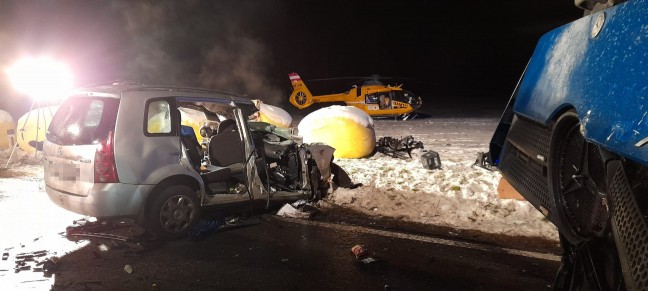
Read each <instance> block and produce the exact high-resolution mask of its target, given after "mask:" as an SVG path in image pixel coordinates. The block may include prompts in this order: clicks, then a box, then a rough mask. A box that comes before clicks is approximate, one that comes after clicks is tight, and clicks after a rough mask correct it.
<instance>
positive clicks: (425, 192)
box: [324, 118, 558, 240]
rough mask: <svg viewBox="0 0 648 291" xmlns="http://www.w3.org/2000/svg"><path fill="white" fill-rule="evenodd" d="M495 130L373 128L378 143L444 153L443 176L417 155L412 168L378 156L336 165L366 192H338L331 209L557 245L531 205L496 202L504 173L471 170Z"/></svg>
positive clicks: (425, 123) (433, 124)
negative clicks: (401, 141) (407, 143)
mask: <svg viewBox="0 0 648 291" xmlns="http://www.w3.org/2000/svg"><path fill="white" fill-rule="evenodd" d="M497 122H498V119H497V118H427V119H418V120H409V121H394V120H376V121H375V124H374V127H375V130H376V138H377V139H378V138H379V137H383V136H391V137H395V138H401V137H405V136H407V135H412V136H413V137H414V139H415V140H417V141H422V142H423V145H424V147H425V150H434V151H436V152H438V153H439V155H440V157H441V162H442V165H443V168H442V169H440V170H427V169H425V168H423V166H422V164H421V162H420V159H419V157H420V155H421V154H422V152H421V151H419V150H415V151H414V152H413V158H412V159H409V160H401V159H397V158H393V157H389V156H386V155H383V154H380V153H378V154H376V155H374V156H373V157H370V158H366V159H336V160H335V162H336V163H337V164H338V165H340V166H341V167H342V168H343V169H344V170H345V171H347V172H348V173H349V175H350V176H351V178H352V180H353V181H354V182H355V183H362V184H363V186H362V187H359V188H356V189H343V188H339V189H338V190H337V191H336V192H334V193H333V194H331V195H330V196H328V197H327V198H326V201H328V202H331V203H333V204H337V205H340V206H343V207H347V208H350V209H353V210H356V211H360V212H362V213H365V214H368V215H376V216H385V217H391V218H396V219H402V220H405V221H412V222H419V223H426V224H435V225H441V226H448V227H453V228H458V229H474V230H480V231H483V232H487V233H495V234H505V235H511V236H529V237H542V238H546V239H551V240H558V232H557V230H556V228H555V227H554V226H553V225H552V224H550V223H549V222H548V221H547V220H545V219H544V217H543V216H542V214H541V213H540V212H539V211H537V210H536V209H535V208H534V207H533V206H532V205H531V204H530V203H528V202H526V201H517V200H512V199H499V198H498V195H497V186H498V184H499V181H500V178H501V175H500V173H499V172H497V171H492V172H491V171H488V170H485V169H483V168H480V167H477V166H472V165H473V163H474V162H475V160H476V158H477V154H478V153H479V152H486V151H488V143H489V141H490V138H491V135H492V133H493V131H494V129H495V127H496V126H497ZM324 205H325V203H324Z"/></svg>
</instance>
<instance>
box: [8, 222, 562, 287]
mask: <svg viewBox="0 0 648 291" xmlns="http://www.w3.org/2000/svg"><path fill="white" fill-rule="evenodd" d="M258 222H259V223H258V224H255V225H251V226H247V227H242V228H237V229H230V230H227V231H221V232H217V233H214V234H212V235H210V236H208V237H206V238H205V239H203V240H201V241H197V242H193V241H189V240H179V241H174V242H168V243H164V244H156V243H154V244H152V245H147V244H144V245H142V244H133V243H121V242H118V241H111V240H105V239H93V240H92V241H91V242H90V243H88V244H87V245H85V246H83V247H81V248H80V249H78V250H75V251H72V252H70V253H68V254H65V255H63V256H61V258H60V262H59V263H58V265H57V269H56V271H55V272H54V274H53V276H52V277H51V278H50V279H48V280H45V279H44V278H43V277H42V273H38V272H32V271H23V272H21V273H18V274H16V273H7V274H5V275H3V276H4V277H11V276H18V275H21V276H25V274H26V273H27V274H29V273H30V272H31V276H32V278H31V279H23V281H21V282H17V283H16V285H14V287H17V288H18V289H27V287H29V288H32V287H34V286H40V287H36V288H45V287H47V285H48V284H53V285H54V287H53V288H52V289H53V290H147V289H149V290H223V289H225V290H232V289H235V290H504V289H510V290H547V289H549V287H550V284H551V282H552V277H553V274H554V273H555V270H556V269H557V267H558V262H557V261H555V259H556V257H555V256H552V255H545V254H541V253H533V252H524V251H516V250H511V249H506V248H499V247H494V246H487V245H480V244H475V243H465V242H461V241H454V240H449V239H440V238H434V237H428V236H421V235H408V234H402V233H398V232H392V231H384V230H378V229H374V228H366V227H362V226H352V225H340V224H333V223H328V222H310V221H307V220H306V221H303V220H294V219H282V218H277V217H273V216H268V215H266V216H262V217H260V218H259V219H258ZM60 239H62V240H64V239H65V238H62V237H60ZM356 244H363V245H364V246H365V248H366V249H367V250H368V256H369V257H372V258H374V259H376V260H377V261H376V262H373V263H369V264H365V263H363V262H361V261H358V260H357V259H356V258H355V256H354V255H353V254H352V252H351V248H352V247H353V246H354V245H356ZM126 265H129V266H130V267H131V268H132V272H131V273H128V272H126V271H125V270H124V269H125V266H126ZM5 273H6V272H5ZM39 277H40V278H41V279H39ZM0 278H2V277H0ZM43 290H46V289H43Z"/></svg>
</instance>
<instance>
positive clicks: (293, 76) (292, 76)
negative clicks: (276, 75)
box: [288, 73, 301, 82]
mask: <svg viewBox="0 0 648 291" xmlns="http://www.w3.org/2000/svg"><path fill="white" fill-rule="evenodd" d="M288 78H290V81H293V82H296V81H301V78H300V77H299V75H297V73H292V74H288Z"/></svg>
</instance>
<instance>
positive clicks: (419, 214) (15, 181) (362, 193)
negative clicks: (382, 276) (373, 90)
mask: <svg viewBox="0 0 648 291" xmlns="http://www.w3.org/2000/svg"><path fill="white" fill-rule="evenodd" d="M497 121H498V120H497V118H494V117H493V118H484V117H474V118H426V119H417V120H409V121H394V120H376V121H375V123H374V127H375V130H376V137H377V138H379V137H383V136H391V137H395V138H401V137H405V136H407V135H412V136H413V137H414V139H415V140H417V141H421V142H423V145H424V147H425V150H434V151H437V152H438V153H439V155H440V157H441V162H442V164H443V168H442V169H440V170H427V169H424V168H423V166H422V165H421V163H420V160H419V157H420V155H421V154H422V152H421V151H420V150H415V151H414V152H413V156H414V157H413V159H409V160H401V159H397V158H393V157H389V156H385V155H383V154H380V153H379V154H376V155H374V156H373V157H370V158H365V159H336V161H335V162H336V163H337V164H339V165H340V166H341V167H342V168H343V169H344V170H345V171H347V172H348V173H349V174H350V176H351V178H352V179H353V181H354V182H355V183H362V184H363V186H362V187H359V188H356V189H343V188H339V189H337V191H336V192H334V193H333V194H331V195H329V196H328V197H327V198H326V202H328V203H333V204H336V205H340V206H342V207H345V208H350V209H352V210H356V211H359V212H362V213H365V214H368V215H374V216H384V217H391V218H396V219H401V220H404V221H411V222H419V223H425V224H434V225H440V226H448V227H453V228H457V229H474V230H479V231H483V232H488V233H495V234H506V235H511V236H529V237H542V238H546V239H551V240H557V239H558V232H557V230H556V228H555V227H554V226H553V225H552V224H550V223H549V222H548V221H546V220H545V219H544V217H543V216H542V215H541V214H540V212H539V211H537V210H536V209H535V208H534V207H533V206H531V204H529V203H528V202H526V201H517V200H509V199H506V200H502V199H499V198H498V197H497V186H498V184H499V181H500V178H501V175H500V174H499V173H498V172H497V171H492V172H491V171H488V170H485V169H482V168H480V167H473V166H472V165H473V163H474V162H475V159H476V157H477V153H478V152H485V151H487V150H488V149H487V147H488V142H489V141H490V137H491V134H492V132H493V130H494V129H495V127H496V125H497ZM9 153H10V151H8V150H4V151H0V156H2V157H1V158H0V161H2V165H0V167H4V163H5V162H6V159H7V158H8V156H9ZM16 155H17V156H15V157H14V158H13V159H12V161H14V162H16V163H15V164H14V165H13V166H12V167H11V169H10V170H8V171H4V172H3V173H2V172H0V174H2V175H0V202H3V203H0V206H2V205H6V206H7V207H10V208H11V209H4V210H5V211H1V212H0V218H3V219H1V220H0V221H4V223H2V224H0V226H2V229H3V230H6V231H3V232H5V234H7V232H9V230H10V229H12V223H11V221H12V220H14V219H38V221H43V220H42V218H43V216H47V217H57V218H61V220H62V221H61V222H63V221H64V223H63V224H62V225H69V224H70V222H71V221H72V220H73V219H74V218H80V215H74V214H72V213H70V212H67V211H65V210H62V209H60V208H59V207H56V205H54V204H53V203H51V202H50V201H49V199H48V198H47V197H46V196H45V193H43V192H44V191H42V190H43V189H42V188H41V189H39V188H40V187H43V185H42V180H41V181H40V182H39V180H40V179H39V178H40V177H42V167H40V166H39V165H38V164H36V165H30V163H29V161H30V160H33V157H31V156H33V154H30V155H27V154H25V153H24V152H21V151H19V150H18V151H17V153H16ZM21 160H22V161H23V162H22V163H21V162H18V161H21ZM15 176H19V177H15ZM37 184H41V185H37ZM39 186H40V187H39ZM16 191H17V192H25V193H27V194H29V195H30V196H33V200H31V201H33V203H36V204H38V205H40V204H41V203H43V205H41V206H43V207H42V208H43V209H48V211H49V210H51V211H54V212H56V213H55V214H53V213H48V214H42V213H38V214H36V213H32V212H33V211H32V209H35V208H32V207H30V206H29V205H24V206H22V207H19V208H20V210H18V209H16V208H15V205H11V203H7V202H8V201H7V200H10V199H11V198H9V197H8V196H5V195H3V192H6V193H13V192H16ZM27 194H26V195H27ZM36 204H35V205H36ZM9 205H11V206H9ZM35 205H34V206H35ZM322 205H324V207H326V205H327V203H323V204H322ZM1 208H2V207H0V209H1ZM35 214H36V215H35ZM34 217H36V218H34ZM45 220H47V219H45ZM34 225H38V224H37V223H36V221H34ZM60 229H61V228H57V230H58V231H60ZM29 232H30V231H25V230H18V229H14V230H13V231H11V234H12V235H7V236H4V238H3V240H5V243H11V244H13V243H17V242H22V241H24V240H26V239H27V238H28V237H32V236H31V234H29ZM9 237H11V238H12V239H9ZM7 240H11V242H9V241H7ZM5 245H6V244H5Z"/></svg>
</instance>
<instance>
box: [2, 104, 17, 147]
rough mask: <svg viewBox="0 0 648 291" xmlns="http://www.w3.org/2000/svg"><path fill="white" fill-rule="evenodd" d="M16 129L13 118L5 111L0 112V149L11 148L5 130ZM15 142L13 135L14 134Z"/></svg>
mask: <svg viewBox="0 0 648 291" xmlns="http://www.w3.org/2000/svg"><path fill="white" fill-rule="evenodd" d="M15 128H16V124H15V123H14V120H13V117H11V114H9V112H7V111H3V110H0V149H8V148H11V147H12V146H13V144H11V143H10V141H9V136H8V135H7V130H12V129H15ZM13 139H14V142H15V134H14V138H13Z"/></svg>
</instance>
